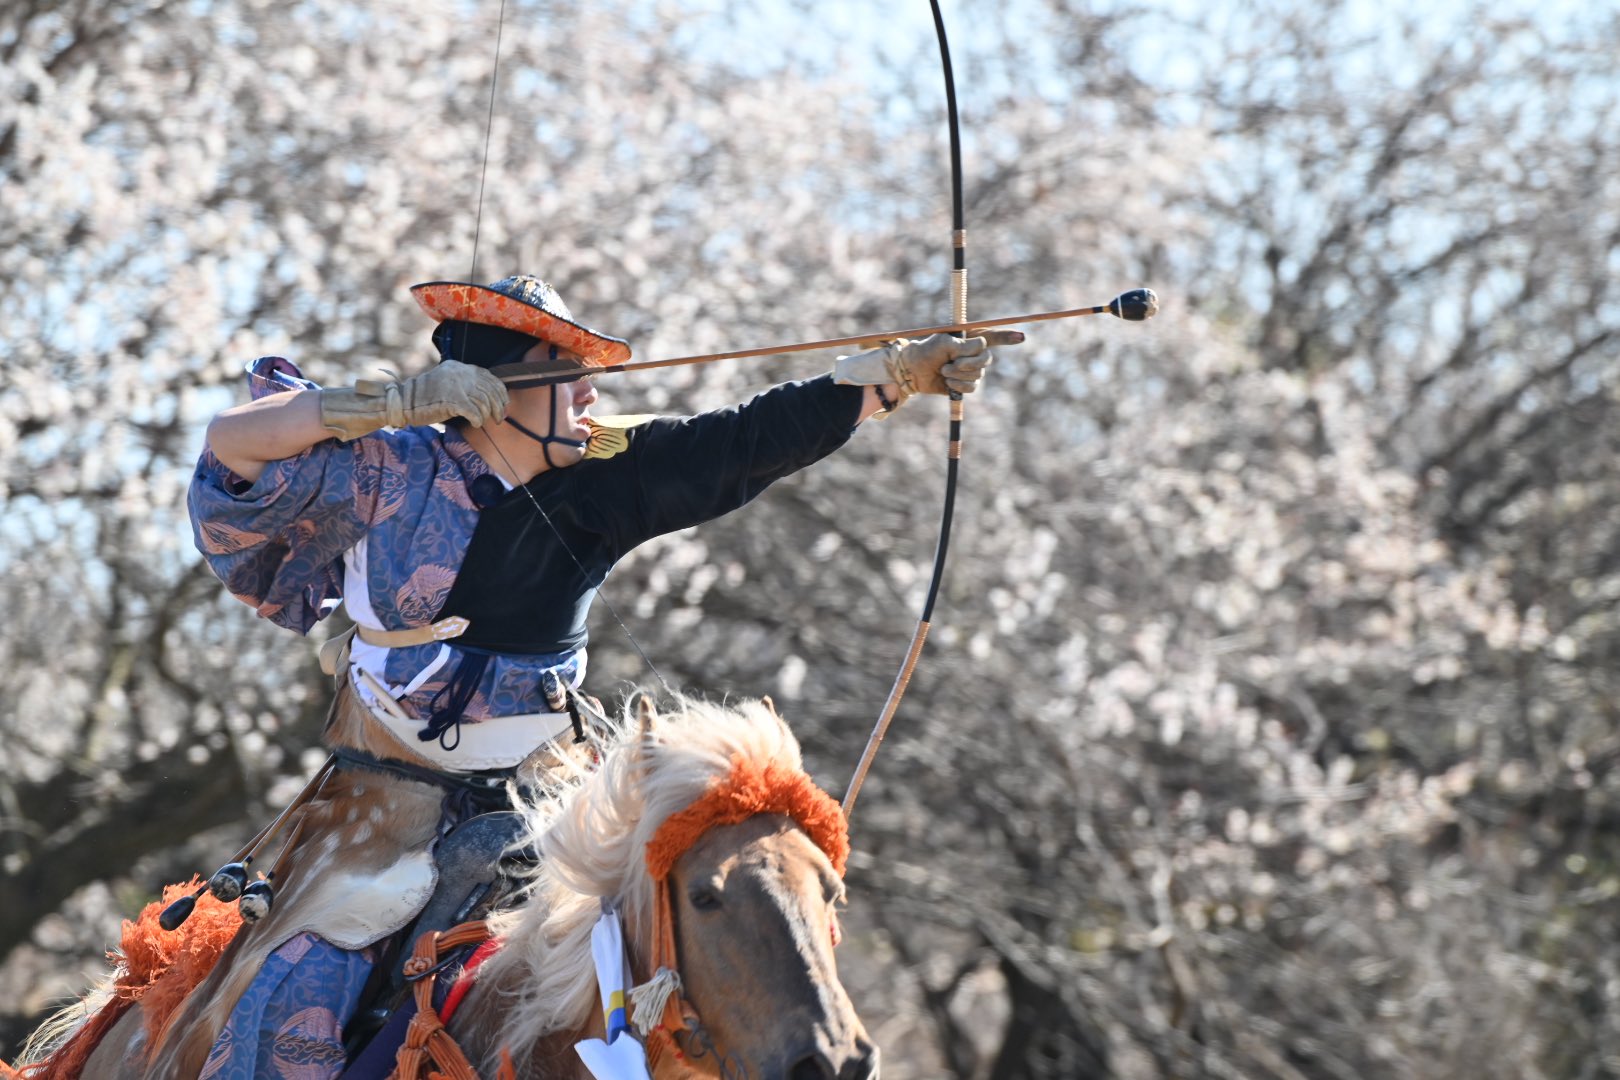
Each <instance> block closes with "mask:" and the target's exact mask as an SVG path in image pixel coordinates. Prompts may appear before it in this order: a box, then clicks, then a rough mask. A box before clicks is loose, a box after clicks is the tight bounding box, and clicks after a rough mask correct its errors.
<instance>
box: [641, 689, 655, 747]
mask: <svg viewBox="0 0 1620 1080" xmlns="http://www.w3.org/2000/svg"><path fill="white" fill-rule="evenodd" d="M636 726H637V727H639V728H641V737H642V738H646V737H647V736H648V735H651V734H652V733H653V729H654V728H656V727H657V726H658V707H657V706H656V705H654V704H653V700H652V696H651V695H650V694H642V695H641V696H640V697H638V698H637V699H636Z"/></svg>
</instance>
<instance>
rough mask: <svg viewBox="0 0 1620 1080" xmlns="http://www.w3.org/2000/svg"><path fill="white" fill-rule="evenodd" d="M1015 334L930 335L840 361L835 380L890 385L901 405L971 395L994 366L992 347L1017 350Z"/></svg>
mask: <svg viewBox="0 0 1620 1080" xmlns="http://www.w3.org/2000/svg"><path fill="white" fill-rule="evenodd" d="M1023 340H1024V335H1023V332H1022V331H1019V330H985V331H983V332H981V333H980V334H978V335H976V336H974V337H953V336H951V335H950V334H934V335H932V336H930V337H925V338H922V339H921V340H918V341H911V340H909V339H907V338H899V339H897V340H895V341H891V342H889V343H888V344H887V345H884V346H883V347H881V348H877V349H869V350H867V351H866V352H863V353H856V354H854V355H853V356H840V357H839V358H838V362H837V364H836V365H835V366H834V367H833V377H834V379H835V380H836V381H838V382H841V383H850V384H853V385H857V386H881V385H884V384H886V383H892V384H894V385H895V386H898V387H899V388H900V400H901V401H904V400H905V399H906V398H908V397H910V396H911V395H912V394H946V393H951V392H955V393H958V394H970V393H972V392H973V391H974V390H976V389H978V387H979V380H980V379H982V378H983V377H984V372H985V369H986V368H988V367H989V366H990V364H991V362H992V361H993V360H994V355H993V354H992V353H991V352H990V350H991V348H992V347H996V346H1001V345H1017V344H1018V343H1019V342H1021V341H1023Z"/></svg>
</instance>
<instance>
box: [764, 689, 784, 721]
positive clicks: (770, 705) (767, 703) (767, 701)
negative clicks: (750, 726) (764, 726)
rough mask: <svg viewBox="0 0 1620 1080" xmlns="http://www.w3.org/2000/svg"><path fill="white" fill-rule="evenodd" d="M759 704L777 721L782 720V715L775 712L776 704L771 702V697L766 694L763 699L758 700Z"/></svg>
mask: <svg viewBox="0 0 1620 1080" xmlns="http://www.w3.org/2000/svg"><path fill="white" fill-rule="evenodd" d="M759 703H760V704H761V705H763V706H765V711H766V712H768V713H770V714H771V715H772V716H774V717H776V718H777V719H778V720H780V719H782V714H781V713H779V712H777V711H776V702H774V701H772V700H771V695H769V694H766V695H765V696H764V697H762V698H760V699H759Z"/></svg>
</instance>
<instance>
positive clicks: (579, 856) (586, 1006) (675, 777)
mask: <svg viewBox="0 0 1620 1080" xmlns="http://www.w3.org/2000/svg"><path fill="white" fill-rule="evenodd" d="M674 707H675V709H676V711H675V712H673V713H660V714H659V716H658V720H657V722H656V723H655V724H654V725H653V727H652V730H651V731H650V732H649V733H648V734H647V735H646V736H643V735H642V733H641V729H640V725H639V723H638V722H637V721H636V720H635V719H634V718H629V719H627V720H625V721H623V722H622V723H623V727H622V728H621V729H620V730H619V731H617V732H615V733H614V735H613V737H612V738H611V739H610V741H609V743H608V745H607V746H606V747H605V748H604V750H605V753H604V758H603V762H602V766H601V768H600V769H598V770H597V771H596V772H594V773H591V774H589V775H588V776H587V777H586V778H585V779H584V780H583V781H582V782H580V783H579V784H578V785H577V786H574V787H572V788H571V789H569V790H567V791H565V792H562V793H560V795H559V796H557V797H553V798H548V799H544V800H541V801H540V802H538V803H536V804H534V805H531V806H529V807H528V808H527V813H528V816H529V818H530V826H531V829H532V835H533V836H534V837H536V838H537V839H538V843H539V847H540V851H541V863H540V867H539V870H538V871H537V875H536V878H535V881H534V882H533V884H532V885H531V889H530V897H529V900H528V902H527V903H526V904H524V905H523V906H522V907H521V908H519V909H517V910H515V911H513V912H510V913H508V914H506V915H503V916H499V917H498V918H497V919H496V920H494V926H493V929H494V930H495V932H496V933H497V934H498V935H499V936H502V937H504V938H505V943H504V945H503V947H502V948H501V950H500V951H499V952H498V953H496V954H495V955H494V956H493V957H491V958H490V960H489V961H488V962H487V963H486V964H485V965H484V968H485V970H484V971H483V972H482V973H481V974H480V980H481V981H483V980H488V981H489V982H490V983H492V984H494V985H497V986H501V987H504V988H506V990H507V992H509V993H514V994H515V995H516V998H517V1000H515V1001H508V1002H506V1003H505V1005H506V1007H507V1009H508V1010H509V1011H508V1015H507V1017H506V1019H505V1023H504V1024H503V1025H502V1036H501V1042H502V1043H504V1044H505V1045H506V1046H507V1047H508V1048H509V1049H510V1050H511V1052H512V1054H513V1056H514V1058H518V1059H521V1058H522V1056H524V1055H525V1054H527V1053H528V1052H529V1051H530V1050H531V1049H532V1047H533V1046H534V1044H535V1043H536V1042H537V1041H538V1040H539V1039H541V1038H543V1037H545V1036H546V1035H549V1034H552V1033H555V1032H559V1031H573V1030H576V1029H578V1028H580V1027H583V1026H584V1025H585V1024H586V1023H587V1022H588V1021H589V1019H590V1016H591V1013H592V1011H593V1010H596V1009H599V1008H600V1007H601V1004H600V999H599V997H598V996H597V987H596V969H595V967H594V965H593V963H592V961H591V941H590V935H591V927H592V926H593V925H594V924H595V922H596V919H597V917H598V916H599V915H600V914H601V903H602V901H603V900H609V901H617V902H618V904H619V907H620V910H621V911H622V913H623V917H624V932H625V939H626V943H627V945H628V947H629V950H630V955H631V957H632V961H633V962H634V961H636V960H638V959H639V958H644V957H645V956H646V955H647V953H648V942H649V941H650V939H651V936H652V915H653V888H652V881H651V879H650V878H649V876H648V874H647V862H646V850H647V843H648V841H650V840H651V839H652V837H653V834H654V833H655V832H657V830H658V827H659V825H661V824H663V822H664V819H665V818H667V817H669V815H671V814H673V813H676V812H677V811H679V810H682V809H684V808H685V807H686V806H687V805H688V804H690V803H691V802H693V801H694V800H695V799H697V798H698V797H699V796H701V795H702V794H703V793H704V791H705V789H706V788H707V787H708V785H709V783H710V782H711V781H712V780H714V779H717V778H719V777H723V776H725V775H726V774H727V773H728V772H729V771H730V769H731V761H732V758H733V757H734V756H736V755H739V754H740V755H742V756H743V757H744V758H746V759H751V760H754V761H757V762H760V763H761V764H763V763H766V762H776V763H778V764H779V765H782V766H786V767H790V768H793V769H795V770H798V769H802V768H803V765H802V762H801V759H800V755H799V744H798V741H797V740H796V739H795V738H794V737H793V733H792V732H791V731H789V730H788V727H787V725H786V724H785V723H783V722H782V720H781V718H780V717H778V716H777V715H776V713H775V712H774V711H772V709H771V707H770V706H769V705H768V704H767V703H764V702H760V701H745V702H742V703H740V704H738V705H734V706H726V705H716V704H712V703H709V702H703V701H698V700H694V699H690V698H681V699H678V700H677V701H676V702H675V705H674Z"/></svg>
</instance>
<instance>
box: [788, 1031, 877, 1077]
mask: <svg viewBox="0 0 1620 1080" xmlns="http://www.w3.org/2000/svg"><path fill="white" fill-rule="evenodd" d="M787 1080H878V1048H877V1047H875V1046H873V1045H872V1044H871V1043H869V1042H866V1041H865V1040H864V1039H863V1040H859V1041H857V1042H856V1043H855V1052H854V1055H853V1056H850V1057H848V1058H845V1059H844V1060H843V1061H841V1062H839V1063H838V1064H836V1065H835V1064H834V1063H833V1062H831V1061H829V1060H828V1058H827V1055H826V1054H824V1053H822V1052H820V1051H817V1052H815V1053H813V1054H810V1055H808V1056H806V1057H803V1058H800V1059H799V1060H798V1061H796V1062H794V1063H793V1065H792V1066H791V1067H789V1069H788V1071H787Z"/></svg>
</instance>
